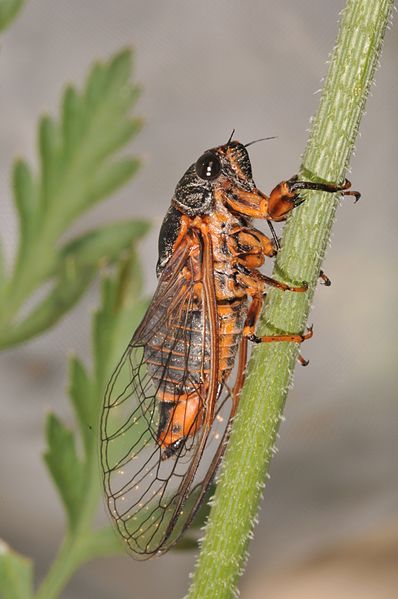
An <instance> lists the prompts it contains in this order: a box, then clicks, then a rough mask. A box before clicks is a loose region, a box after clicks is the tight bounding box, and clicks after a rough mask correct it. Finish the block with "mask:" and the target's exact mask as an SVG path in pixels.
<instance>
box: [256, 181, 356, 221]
mask: <svg viewBox="0 0 398 599" xmlns="http://www.w3.org/2000/svg"><path fill="white" fill-rule="evenodd" d="M350 187H351V182H350V181H349V180H348V179H345V180H344V183H343V184H342V185H334V184H329V183H313V182H312V181H299V180H298V177H297V175H296V176H294V177H292V178H291V179H289V180H288V181H282V182H281V183H279V184H278V185H277V186H276V187H275V188H274V189H273V190H272V191H271V195H270V197H269V202H268V215H269V218H271V219H272V220H275V221H281V220H285V219H286V217H287V215H288V214H289V212H291V211H292V210H293V208H296V207H297V206H300V204H302V203H303V202H304V199H303V198H301V197H300V191H302V190H307V189H311V190H315V191H326V192H329V193H336V192H338V191H342V192H343V195H345V196H354V197H355V202H357V201H358V200H359V198H360V197H361V194H360V193H359V191H352V190H350V189H349V188H350Z"/></svg>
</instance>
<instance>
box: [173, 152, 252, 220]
mask: <svg viewBox="0 0 398 599" xmlns="http://www.w3.org/2000/svg"><path fill="white" fill-rule="evenodd" d="M228 185H230V186H237V187H239V188H241V189H244V190H245V191H252V190H253V189H254V188H255V184H254V181H253V177H252V168H251V164H250V158H249V154H248V152H247V150H246V148H245V146H244V145H243V144H241V143H240V142H238V141H230V142H228V143H227V144H224V145H223V146H218V147H217V148H212V149H210V150H206V152H204V154H202V155H201V156H200V157H199V158H198V160H197V161H196V162H195V164H192V165H191V166H190V167H189V169H188V170H187V171H186V172H185V174H184V175H183V177H182V178H181V179H180V181H179V182H178V184H177V187H176V190H175V194H174V197H173V205H174V206H176V207H177V208H178V209H179V210H181V211H182V212H184V213H185V214H187V215H188V216H199V215H205V214H209V213H210V212H211V210H212V208H213V204H214V194H215V191H216V190H217V189H218V188H220V187H225V186H228Z"/></svg>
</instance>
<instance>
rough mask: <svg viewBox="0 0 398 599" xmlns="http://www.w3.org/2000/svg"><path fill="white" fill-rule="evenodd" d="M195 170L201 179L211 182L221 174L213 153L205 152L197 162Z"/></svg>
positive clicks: (218, 163)
mask: <svg viewBox="0 0 398 599" xmlns="http://www.w3.org/2000/svg"><path fill="white" fill-rule="evenodd" d="M195 169H196V174H197V175H198V176H199V177H200V178H201V179H204V180H205V181H212V180H213V179H217V177H218V176H219V174H220V173H221V162H220V160H219V158H218V157H217V156H216V155H215V154H214V153H213V152H205V154H203V156H201V157H200V158H199V160H198V161H197V163H196V165H195Z"/></svg>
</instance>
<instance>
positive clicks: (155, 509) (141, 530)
mask: <svg viewBox="0 0 398 599" xmlns="http://www.w3.org/2000/svg"><path fill="white" fill-rule="evenodd" d="M191 246H192V242H191V243H188V242H187V243H186V244H185V245H182V246H181V247H180V249H179V250H178V251H177V252H176V253H175V254H174V255H173V257H172V258H171V259H170V260H169V262H168V263H167V265H166V266H165V268H164V271H163V273H162V275H161V278H160V280H159V284H158V288H157V291H156V293H155V295H154V298H153V300H152V302H151V304H150V306H149V308H148V311H147V313H146V315H145V317H144V319H143V322H142V323H141V325H140V326H139V328H138V329H137V331H136V333H135V334H134V336H133V338H132V340H131V342H130V344H129V346H128V348H127V350H126V351H125V353H124V355H123V357H122V359H121V360H120V363H119V364H118V366H117V368H116V370H115V372H114V374H113V376H112V378H111V380H110V382H109V384H108V388H107V391H106V396H105V403H104V408H103V415H102V422H101V429H102V449H101V461H102V467H103V475H104V486H105V492H106V495H107V499H108V507H109V511H110V513H111V516H112V518H113V520H114V522H115V524H116V526H117V528H118V530H119V532H120V534H121V535H122V537H123V538H124V539H125V541H126V544H127V546H128V548H129V550H130V551H131V552H132V553H133V555H134V556H135V557H138V558H141V559H145V558H148V557H151V556H152V555H154V554H156V553H162V552H164V551H166V550H167V549H168V548H169V547H170V546H171V545H172V544H173V543H175V542H176V540H177V539H178V538H179V537H180V535H181V534H182V532H183V531H184V530H185V528H186V527H187V526H188V525H189V523H190V522H191V520H192V518H193V516H194V514H195V512H196V510H197V509H198V507H199V505H200V502H201V500H202V498H203V496H204V494H205V492H206V489H207V488H208V486H209V484H210V482H211V481H212V479H213V476H214V473H215V470H216V468H217V465H218V463H219V460H220V458H221V455H222V452H223V448H224V443H225V440H226V436H227V434H228V422H229V419H230V415H231V403H232V402H231V399H230V392H229V389H228V388H227V386H226V385H225V384H224V385H222V384H218V382H217V381H216V383H214V381H213V380H212V377H213V378H214V374H212V373H214V363H215V362H217V356H216V355H212V354H215V353H216V352H217V343H215V342H214V341H213V342H212V335H214V331H217V323H214V322H213V323H211V322H210V320H211V318H213V319H214V313H215V310H214V309H212V307H211V306H210V305H209V301H211V300H209V293H206V289H205V283H204V280H205V278H204V276H203V275H204V273H203V268H204V266H203V259H202V255H203V249H202V250H199V251H198V252H197V253H196V255H195V254H194V253H193V252H192V251H190V249H191ZM210 297H211V293H210ZM212 314H213V316H212ZM214 324H215V326H214ZM211 331H213V333H211ZM181 398H184V401H181ZM167 423H169V427H168V425H167ZM177 425H180V428H182V430H184V431H185V435H184V438H183V441H182V442H181V444H178V443H177V444H176V449H175V451H173V454H172V455H171V456H170V457H168V458H167V459H165V440H166V434H167V435H169V436H170V435H171V438H174V437H173V434H174V433H173V430H174V428H178V427H177ZM171 429H173V430H171Z"/></svg>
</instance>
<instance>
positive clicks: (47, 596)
mask: <svg viewBox="0 0 398 599" xmlns="http://www.w3.org/2000/svg"><path fill="white" fill-rule="evenodd" d="M98 434H99V433H98V431H93V437H94V440H93V443H92V446H91V447H90V451H89V453H88V455H87V460H88V473H87V478H86V480H85V493H84V504H83V506H82V512H81V514H80V517H79V522H78V523H77V525H76V527H75V528H74V529H73V530H71V531H68V532H67V533H66V536H65V539H64V541H63V543H62V545H61V547H60V550H59V552H58V555H57V557H56V558H55V560H54V561H53V563H52V564H51V568H50V570H49V571H48V573H47V575H46V577H45V578H44V580H43V581H42V583H41V585H40V587H39V589H38V591H37V593H36V594H35V599H55V598H56V597H58V596H59V594H60V592H61V590H62V589H63V588H64V586H65V585H66V583H67V582H68V580H69V579H70V578H71V577H72V575H73V573H74V572H75V571H76V570H77V569H78V568H79V567H80V566H81V564H82V563H83V561H85V559H86V560H88V559H93V558H94V557H95V550H94V551H93V552H91V554H90V555H85V552H84V548H85V545H86V543H87V537H89V536H90V535H91V534H92V529H91V522H92V520H93V516H94V515H95V513H96V510H97V507H98V502H99V497H100V495H101V486H100V481H99V472H98V458H97V455H98V445H97V438H98ZM84 558H85V559H84Z"/></svg>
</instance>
